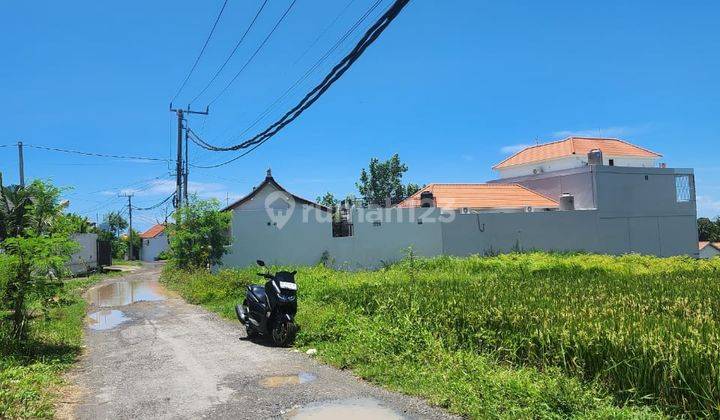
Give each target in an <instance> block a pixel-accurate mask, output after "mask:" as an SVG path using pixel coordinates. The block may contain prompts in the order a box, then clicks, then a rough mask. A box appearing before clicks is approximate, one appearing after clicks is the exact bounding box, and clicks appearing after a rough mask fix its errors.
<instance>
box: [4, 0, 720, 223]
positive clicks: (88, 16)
mask: <svg viewBox="0 0 720 420" xmlns="http://www.w3.org/2000/svg"><path fill="white" fill-rule="evenodd" d="M262 1H263V0H244V1H240V0H228V3H227V6H226V8H225V10H224V12H223V14H222V17H221V19H220V21H219V23H218V25H217V28H216V30H215V33H214V34H213V37H212V38H211V40H210V42H209V43H208V46H207V48H206V50H205V53H204V54H203V56H202V57H201V59H200V61H199V63H198V66H197V68H196V69H195V71H194V72H193V74H192V75H191V77H190V79H189V81H188V83H187V84H186V86H185V88H184V89H183V90H182V91H181V92H180V95H178V97H177V99H176V100H175V104H176V105H177V104H179V105H180V106H183V107H187V106H188V104H189V103H190V102H191V101H192V99H193V98H194V97H195V96H196V95H197V94H198V93H199V92H201V91H202V90H203V87H204V86H206V85H207V83H208V81H209V80H210V79H211V77H212V75H213V74H214V73H215V72H216V71H217V69H218V68H219V66H220V65H221V64H222V63H223V62H224V61H225V59H226V57H227V56H228V54H229V53H230V51H231V50H232V49H233V47H234V46H235V45H236V43H237V42H238V40H239V39H240V37H241V36H242V33H243V32H244V31H245V29H246V28H247V27H248V25H249V23H250V22H251V20H252V19H253V16H254V15H255V13H256V12H257V10H258V8H259V7H260V5H261V4H262ZM291 1H292V0H268V2H267V5H266V6H265V8H264V9H263V10H262V12H261V13H260V15H259V16H258V19H257V22H256V24H255V26H254V27H253V28H252V29H251V30H250V31H249V32H248V34H247V36H246V38H245V39H244V41H243V42H242V43H241V44H240V46H239V47H238V49H237V51H236V53H235V54H234V55H233V56H232V58H231V59H230V61H229V62H228V64H227V66H226V67H225V69H224V70H223V71H222V72H221V73H220V74H219V76H218V77H217V78H216V80H215V82H214V83H213V84H211V85H210V88H209V89H207V91H206V92H205V93H204V94H203V95H201V96H200V97H199V98H198V99H197V100H196V101H194V102H192V107H193V108H196V109H204V107H205V106H206V105H208V103H209V102H210V101H212V100H213V98H215V97H217V98H218V99H217V100H215V101H213V102H212V105H211V106H210V115H209V116H207V117H204V116H199V115H198V116H191V117H190V118H189V124H190V126H191V127H192V128H193V130H194V131H196V132H198V133H199V134H200V135H201V136H202V137H203V138H204V139H205V140H206V141H209V142H210V143H213V144H220V145H226V144H236V143H239V142H241V141H243V140H245V139H246V138H247V137H248V136H250V135H251V134H255V133H256V132H258V131H260V130H261V129H263V128H264V127H266V126H267V125H269V124H270V123H272V122H273V121H274V120H276V119H277V118H279V117H280V116H281V115H282V114H283V113H284V112H285V111H286V110H287V109H289V108H290V107H291V106H292V105H294V104H295V103H297V102H298V101H299V99H300V98H302V96H304V94H305V93H306V92H307V91H308V90H310V89H311V88H312V87H313V86H314V85H315V84H317V83H318V82H319V81H320V80H321V79H322V77H323V76H324V74H326V73H327V71H328V70H329V69H330V68H331V67H332V65H334V64H335V63H336V62H337V61H339V60H340V58H341V57H342V56H343V55H344V54H346V53H347V52H348V51H349V50H350V49H351V48H352V46H353V45H354V43H355V42H356V41H357V40H358V39H359V38H360V36H361V35H362V31H364V29H365V28H367V27H369V26H370V25H371V23H372V22H373V21H374V20H375V19H376V18H377V16H379V14H380V13H381V12H382V11H383V10H385V9H386V8H387V7H388V6H389V5H390V3H391V1H390V0H352V1H350V0H334V1H329V0H296V3H295V4H294V5H293V7H292V8H291V9H290V11H289V12H288V13H287V16H286V17H285V19H284V20H283V21H282V22H281V23H280V25H279V26H278V27H277V30H276V31H275V32H274V33H273V34H272V35H271V36H270V38H269V39H268V41H267V43H266V44H265V46H264V47H263V48H262V49H260V51H259V52H258V53H257V55H256V56H255V57H254V59H253V60H252V61H250V63H249V64H247V65H245V64H246V63H247V62H248V59H249V58H250V57H251V56H252V54H253V53H254V51H255V50H256V49H257V47H258V45H260V44H261V42H262V41H263V39H264V38H265V37H266V36H267V35H268V33H269V32H270V31H271V29H272V27H273V26H274V25H275V24H276V22H277V21H278V19H279V18H280V16H281V15H282V14H283V12H284V11H285V10H287V8H288V7H289V5H290V4H291ZM376 1H379V4H378V5H377V6H376V7H375V8H374V9H372V6H373V5H374V4H375V2H376ZM221 6H222V0H213V1H210V0H208V1H202V2H198V1H193V2H191V1H185V0H180V1H177V0H176V1H173V2H170V1H162V0H158V1H152V2H148V1H142V2H141V1H137V0H128V1H124V2H116V3H113V4H112V6H110V5H108V4H107V3H106V2H98V1H89V0H78V1H74V2H45V3H43V4H42V5H38V4H37V3H33V2H17V1H12V2H11V1H7V2H3V3H2V4H1V5H0V51H2V55H3V59H2V63H1V64H0V92H1V93H2V94H1V96H0V98H1V99H2V100H0V126H1V127H2V130H0V145H12V144H15V143H16V142H17V141H19V140H21V141H23V142H24V143H26V144H29V145H40V146H49V147H56V148H65V149H72V150H81V151H86V152H93V153H103V154H114V155H130V156H146V157H155V158H161V159H172V158H173V157H174V153H175V151H174V146H173V144H174V143H175V142H176V140H175V139H176V127H175V124H176V117H175V115H174V114H173V113H171V112H170V111H169V105H170V102H171V99H172V98H173V96H174V95H175V93H176V92H177V90H178V88H179V86H180V85H181V83H182V81H183V79H184V78H185V77H186V75H187V74H188V71H189V70H190V68H191V66H192V64H193V62H194V60H195V59H196V57H197V56H198V53H199V51H200V49H201V47H202V46H203V43H204V42H205V40H206V39H207V36H208V33H209V31H210V28H211V26H212V24H213V21H214V20H215V18H216V16H217V15H218V12H219V10H220V8H221ZM369 10H371V12H370V14H369V15H368V17H367V18H366V19H365V20H364V21H362V22H361V24H360V25H359V27H358V29H356V30H355V31H354V32H351V34H350V35H349V36H348V37H347V38H346V40H345V41H344V42H340V43H339V45H338V47H337V48H336V49H335V50H331V47H333V46H334V45H336V44H337V43H338V42H339V41H340V40H341V38H342V37H343V35H344V34H345V33H346V32H347V31H348V30H349V29H350V28H351V27H352V26H353V25H354V24H355V23H356V22H357V21H358V20H359V19H360V17H361V16H362V15H363V14H365V13H366V12H367V11H369ZM718 21H720V2H717V1H715V0H707V1H700V0H699V1H693V2H677V1H667V0H662V1H657V0H656V1H646V0H641V1H633V2H628V1H615V0H610V1H608V0H603V1H588V2H577V1H565V0H558V1H553V2H537V1H529V0H527V1H486V0H472V1H471V0H449V1H439V0H411V2H410V4H409V5H408V6H407V7H406V9H405V10H404V11H403V12H402V14H401V15H400V16H399V17H398V18H397V19H396V20H395V21H394V22H393V23H392V24H391V25H390V27H389V28H388V29H387V30H386V31H385V32H384V33H383V34H382V35H381V36H380V38H379V39H378V40H377V42H375V43H374V44H373V45H372V46H370V48H368V49H367V51H366V52H365V54H364V55H363V56H362V57H361V58H360V59H359V60H358V61H357V62H356V63H355V65H354V66H353V67H352V68H351V69H350V70H349V71H348V72H347V73H346V74H345V75H344V76H343V78H342V79H340V80H339V81H338V82H337V83H336V84H335V85H333V87H332V88H331V89H330V90H329V91H328V92H327V93H326V94H325V96H323V97H322V98H321V99H320V100H319V101H318V102H316V103H315V105H313V106H312V107H311V108H310V109H309V110H307V111H306V112H305V113H304V114H303V115H302V116H301V117H300V118H299V119H297V120H296V121H295V122H293V123H292V124H291V125H290V126H288V127H287V128H286V129H285V130H283V131H282V132H281V133H280V134H278V135H277V136H275V137H274V138H273V139H271V140H270V141H268V142H267V143H265V144H264V145H263V146H262V147H260V148H258V149H257V150H256V151H254V152H253V153H251V154H249V155H248V156H246V157H243V158H241V159H238V160H237V161H235V162H234V163H232V164H229V165H225V166H223V167H221V168H216V169H200V168H191V171H190V190H191V192H195V193H197V194H198V195H200V196H202V197H216V198H218V199H220V200H221V201H222V202H223V204H224V203H226V202H228V201H232V200H234V199H237V198H239V197H241V196H243V195H245V194H247V193H249V192H250V191H251V190H252V187H253V186H255V185H257V184H259V183H260V182H261V181H262V180H263V179H264V177H265V171H266V170H267V169H268V168H272V173H273V175H274V177H275V179H276V180H277V181H278V182H279V183H280V184H281V185H283V186H284V187H286V188H287V189H288V190H289V191H291V192H293V193H295V194H297V195H300V196H303V197H306V198H309V199H315V198H316V197H317V196H320V195H323V194H324V193H325V192H327V191H330V192H332V193H334V194H335V195H336V196H339V197H344V196H346V195H347V194H351V193H353V194H357V193H356V188H355V182H356V181H357V179H358V176H359V173H360V170H361V169H362V168H363V167H366V166H367V165H368V162H369V160H370V159H371V158H373V157H377V158H380V159H387V158H389V157H390V156H392V154H394V153H398V154H399V155H400V158H401V160H402V161H403V162H405V163H406V164H407V165H408V167H409V170H408V172H407V173H406V174H405V177H404V181H405V182H413V183H417V184H427V183H431V182H484V181H487V180H491V179H494V178H495V177H496V174H494V173H493V171H492V169H491V167H492V166H493V165H494V164H496V163H498V162H499V161H501V160H502V159H504V158H505V157H507V156H508V155H509V154H510V153H513V152H514V151H517V150H518V149H519V148H521V147H523V145H529V144H535V143H536V142H538V141H540V142H543V141H551V140H556V139H560V138H563V137H565V136H568V135H573V134H579V135H599V136H608V137H620V138H622V139H625V140H628V141H630V142H632V143H635V144H638V145H640V146H643V147H646V148H649V149H651V150H654V151H657V152H659V153H662V154H663V155H664V157H663V161H664V162H666V163H667V164H668V166H670V167H682V168H694V169H695V173H696V185H697V199H698V200H697V201H698V214H699V215H700V216H709V217H715V216H718V215H720V160H719V159H718V156H720V155H719V154H718V146H719V145H720V53H719V52H718V51H720V50H719V49H718V46H719V45H720V26H719V25H718ZM328 51H331V52H330V54H327V52H328ZM322 57H326V58H325V59H324V60H321V58H322ZM316 63H319V64H318V65H316ZM243 66H245V68H244V70H243V71H242V72H240V74H239V75H238V76H237V78H236V79H235V81H234V82H233V83H232V84H231V85H230V87H229V88H228V89H227V90H226V91H225V92H224V93H222V94H221V95H220V96H218V94H219V93H221V91H222V90H223V87H224V86H225V85H226V84H227V82H228V81H230V80H231V79H232V78H233V77H234V76H235V75H236V74H237V73H238V72H239V71H240V70H241V68H243ZM308 72H309V73H308ZM305 74H308V76H307V77H306V78H304V79H303V76H304V75H305ZM298 80H300V82H299V83H296V81H298ZM293 85H295V87H294V89H292V90H290V92H289V94H287V95H285V96H283V93H284V92H286V91H287V90H288V88H290V87H292V86H293ZM266 110H268V112H265V111H266ZM259 117H263V118H261V119H260V120H259V122H258V123H257V124H255V125H254V126H253V125H252V124H253V122H254V121H256V120H257V119H258V118H259ZM236 155H237V152H208V151H204V150H200V149H198V148H197V147H195V146H193V145H191V146H190V162H191V163H193V164H197V165H208V164H214V163H218V162H222V161H224V160H226V159H229V158H231V157H234V156H236ZM172 169H173V168H172V165H169V164H168V163H167V162H163V161H140V160H128V159H126V160H121V159H110V158H100V157H86V156H79V155H73V154H63V153H59V152H50V151H46V150H42V149H36V148H25V172H26V178H27V179H28V180H32V179H36V178H40V179H46V180H52V182H54V183H55V184H56V185H59V186H63V187H67V188H69V190H68V191H66V192H65V197H66V198H67V199H68V200H70V210H72V211H75V212H78V213H82V214H83V215H86V216H88V217H89V218H90V219H91V220H95V219H96V218H100V219H102V217H103V215H104V214H105V213H107V212H109V211H118V210H121V209H123V206H126V203H127V199H125V198H122V197H119V196H118V195H119V194H122V193H129V192H132V193H134V194H135V196H134V198H133V199H134V204H135V205H137V206H139V207H146V206H151V205H153V204H156V203H158V202H160V201H161V200H162V199H164V198H165V197H167V196H168V195H169V194H171V193H172V191H173V190H174V178H173V175H172V174H171V172H172ZM0 172H2V174H3V177H4V182H5V183H6V184H9V183H16V182H17V181H18V168H17V150H16V148H14V147H0ZM169 211H170V210H169V209H168V208H167V207H166V206H164V207H163V206H161V207H159V208H158V209H156V210H153V211H136V212H134V222H135V225H136V226H137V228H138V229H140V230H142V229H145V228H148V227H149V226H150V225H152V224H153V223H155V222H157V221H162V220H163V219H164V217H165V216H166V214H167V213H169Z"/></svg>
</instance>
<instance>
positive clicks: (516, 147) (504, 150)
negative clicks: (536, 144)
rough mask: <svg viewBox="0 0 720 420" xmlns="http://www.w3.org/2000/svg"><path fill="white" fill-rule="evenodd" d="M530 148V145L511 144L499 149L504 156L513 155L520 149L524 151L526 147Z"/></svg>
mask: <svg viewBox="0 0 720 420" xmlns="http://www.w3.org/2000/svg"><path fill="white" fill-rule="evenodd" d="M530 146H532V145H531V144H511V145H508V146H503V147H501V148H500V153H503V154H506V155H507V154H511V153H512V154H515V153H517V152H519V151H521V150H522V149H525V148H526V147H530Z"/></svg>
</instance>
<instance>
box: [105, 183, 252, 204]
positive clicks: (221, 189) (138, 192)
mask: <svg viewBox="0 0 720 420" xmlns="http://www.w3.org/2000/svg"><path fill="white" fill-rule="evenodd" d="M188 191H189V193H190V194H197V195H198V197H200V198H217V199H218V200H220V201H221V202H225V201H226V200H230V201H234V200H237V199H238V198H240V197H241V196H240V195H239V194H237V193H234V192H232V191H230V190H229V189H228V188H227V186H226V185H224V184H221V183H215V182H196V181H190V182H188ZM173 192H175V180H173V179H158V180H154V181H152V182H151V183H149V184H147V185H145V186H143V187H139V188H124V189H121V190H119V191H103V192H101V193H100V194H102V195H108V196H110V195H119V194H133V195H135V196H137V197H154V196H168V195H170V194H172V193H173Z"/></svg>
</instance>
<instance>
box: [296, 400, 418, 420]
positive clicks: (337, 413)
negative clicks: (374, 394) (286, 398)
mask: <svg viewBox="0 0 720 420" xmlns="http://www.w3.org/2000/svg"><path fill="white" fill-rule="evenodd" d="M290 418H291V419H296V420H302V419H313V420H331V419H332V420H335V419H343V420H361V419H363V420H364V419H376V420H400V419H404V418H405V417H403V416H402V415H401V414H400V413H398V412H396V411H394V410H391V409H389V408H386V407H383V406H382V405H381V404H380V401H378V400H374V399H370V398H358V399H350V400H336V401H327V402H323V403H316V404H310V405H307V406H305V407H303V408H300V409H297V410H295V411H294V412H291V413H290Z"/></svg>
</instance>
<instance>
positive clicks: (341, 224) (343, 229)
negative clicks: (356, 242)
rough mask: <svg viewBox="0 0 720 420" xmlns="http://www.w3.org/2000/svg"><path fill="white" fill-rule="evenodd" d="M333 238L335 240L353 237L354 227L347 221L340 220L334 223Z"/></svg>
mask: <svg viewBox="0 0 720 420" xmlns="http://www.w3.org/2000/svg"><path fill="white" fill-rule="evenodd" d="M332 236H333V238H343V237H346V236H353V225H352V223H350V222H348V221H347V220H344V219H343V220H340V221H337V222H336V221H334V220H333V222H332Z"/></svg>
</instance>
